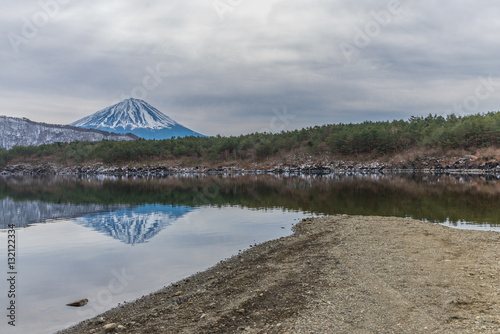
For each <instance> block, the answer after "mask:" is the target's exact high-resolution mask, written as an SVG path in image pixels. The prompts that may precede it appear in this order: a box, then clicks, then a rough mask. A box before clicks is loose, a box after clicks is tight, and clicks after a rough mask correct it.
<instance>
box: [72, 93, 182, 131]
mask: <svg viewBox="0 0 500 334" xmlns="http://www.w3.org/2000/svg"><path fill="white" fill-rule="evenodd" d="M71 125H73V126H78V127H92V128H107V129H116V128H120V127H121V128H124V129H127V130H130V131H132V130H134V129H136V128H147V129H152V130H153V129H164V128H171V127H172V126H175V125H178V123H177V122H176V121H174V120H173V119H171V118H170V117H168V116H167V115H165V114H163V113H162V112H161V111H159V110H158V109H156V108H155V107H153V106H152V105H150V104H149V103H147V102H145V101H143V100H139V99H133V98H130V99H127V100H123V101H122V102H120V103H117V104H115V105H112V106H110V107H107V108H105V109H103V110H100V111H98V112H96V113H95V114H93V115H90V116H87V117H85V118H82V119H81V120H79V121H76V122H74V123H72V124H71Z"/></svg>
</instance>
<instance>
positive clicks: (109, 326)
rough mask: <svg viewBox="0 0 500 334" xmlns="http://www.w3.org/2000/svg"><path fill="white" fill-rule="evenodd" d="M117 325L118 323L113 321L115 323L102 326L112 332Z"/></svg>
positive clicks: (106, 330)
mask: <svg viewBox="0 0 500 334" xmlns="http://www.w3.org/2000/svg"><path fill="white" fill-rule="evenodd" d="M117 327H118V325H117V324H115V323H114V322H113V323H110V324H106V325H104V326H103V327H102V328H103V329H104V331H105V332H112V331H114V330H115V329H116V328H117Z"/></svg>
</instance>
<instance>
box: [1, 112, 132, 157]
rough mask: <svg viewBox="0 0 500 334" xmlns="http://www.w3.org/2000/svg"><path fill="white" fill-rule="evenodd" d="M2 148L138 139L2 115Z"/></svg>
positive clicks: (128, 134)
mask: <svg viewBox="0 0 500 334" xmlns="http://www.w3.org/2000/svg"><path fill="white" fill-rule="evenodd" d="M0 129H1V130H2V131H1V133H0V148H3V149H7V150H8V149H11V148H12V147H14V146H39V145H43V144H53V143H57V142H73V141H100V140H104V139H107V140H119V141H123V140H125V141H129V140H136V139H138V137H137V136H136V135H133V134H130V133H124V134H117V133H112V132H106V131H103V130H97V129H83V128H79V127H75V126H71V125H60V124H49V123H42V122H35V121H32V120H29V119H28V118H25V117H24V118H19V117H9V116H0Z"/></svg>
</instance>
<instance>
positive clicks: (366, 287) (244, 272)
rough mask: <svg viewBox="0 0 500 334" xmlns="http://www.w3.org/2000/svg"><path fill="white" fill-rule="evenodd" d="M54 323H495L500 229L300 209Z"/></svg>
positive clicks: (220, 328) (352, 329)
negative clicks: (152, 286) (212, 255)
mask: <svg viewBox="0 0 500 334" xmlns="http://www.w3.org/2000/svg"><path fill="white" fill-rule="evenodd" d="M294 229H295V233H294V234H293V235H291V236H289V237H286V238H281V239H278V240H273V241H269V242H266V243H263V244H260V245H257V246H255V247H252V248H250V249H249V250H247V251H244V252H242V253H240V254H238V255H236V256H234V257H232V258H231V259H228V260H225V261H222V262H220V263H219V264H217V265H215V266H214V267H212V268H210V269H208V270H206V271H204V272H201V273H198V274H196V275H194V276H192V277H189V278H187V279H184V280H182V281H180V282H177V283H175V284H173V285H170V286H168V287H166V288H164V289H162V290H160V291H157V292H154V293H152V294H150V295H148V296H144V297H143V298H141V299H138V300H136V301H134V302H131V303H127V304H124V305H121V306H119V307H117V308H115V309H112V310H110V311H108V312H106V313H104V314H102V315H99V316H98V317H96V318H93V319H89V320H87V321H84V322H82V323H80V324H78V325H76V326H74V327H72V328H69V329H67V330H64V331H61V332H60V333H64V334H70V333H71V334H72V333H79V334H82V333H113V332H117V333H118V332H119V333H138V334H139V333H141V334H142V333H500V295H499V294H500V273H499V268H500V265H499V263H500V262H499V261H500V234H499V233H495V232H482V231H465V230H457V229H451V228H447V227H443V226H440V225H435V224H432V223H426V222H421V221H416V220H411V219H403V218H392V217H361V216H345V215H342V216H330V217H321V218H314V219H312V218H308V219H305V220H303V221H302V222H300V223H299V224H297V225H296V226H295V227H294Z"/></svg>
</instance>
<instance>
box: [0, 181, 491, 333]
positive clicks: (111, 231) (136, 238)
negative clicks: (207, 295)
mask: <svg viewBox="0 0 500 334" xmlns="http://www.w3.org/2000/svg"><path fill="white" fill-rule="evenodd" d="M499 200H500V180H499V178H498V177H496V176H447V175H441V176H436V175H430V174H420V175H419V174H397V175H381V174H371V175H362V174H335V175H326V176H278V175H240V176H207V175H178V176H169V177H164V178H148V177H130V178H127V177H122V178H117V177H103V176H95V177H73V176H39V177H27V176H10V177H2V178H0V207H1V213H0V245H1V248H2V252H1V256H0V261H1V263H2V267H3V268H4V270H3V274H4V279H2V280H1V283H0V291H1V292H0V293H1V294H2V296H3V297H2V299H0V300H1V303H2V305H1V309H3V310H4V311H3V313H4V315H2V319H3V320H2V322H1V323H0V331H1V332H2V333H52V332H55V331H57V330H59V329H63V328H65V327H68V326H70V325H72V324H75V323H77V322H79V321H81V320H84V319H86V318H89V317H91V316H94V315H96V314H99V313H102V312H103V311H105V310H107V309H109V308H112V307H114V306H116V305H117V304H118V303H123V302H124V301H132V300H134V299H136V298H138V297H141V296H142V295H145V294H148V293H150V292H152V291H155V290H158V289H160V288H162V287H163V286H165V285H168V284H170V283H172V282H175V281H177V280H179V279H182V278H184V277H187V276H189V275H191V274H193V273H195V272H197V271H200V270H204V269H206V268H208V267H209V266H212V265H214V264H215V263H217V262H218V261H220V260H222V259H224V258H227V257H230V256H232V255H235V254H237V253H238V252H239V251H240V250H243V249H246V248H248V247H250V246H251V245H253V244H255V243H260V242H263V241H266V240H270V239H275V238H279V237H282V236H286V235H289V234H290V233H291V228H292V226H293V224H295V223H297V222H299V221H300V220H301V219H302V218H305V217H310V216H319V215H327V214H328V215H335V214H351V215H379V216H397V217H408V218H416V219H422V220H427V221H430V222H434V223H440V224H444V225H447V226H451V227H455V228H469V229H470V228H472V229H483V230H491V231H500V205H498V204H499V203H500V202H499ZM9 224H14V225H15V231H16V232H15V233H16V261H15V268H14V270H15V272H16V274H15V275H14V276H15V284H14V289H15V294H16V296H15V299H14V298H10V299H9V298H7V294H8V291H9V290H10V289H12V286H11V285H10V283H9V282H8V281H7V279H9V278H10V277H11V276H12V275H11V274H8V272H10V271H11V270H10V269H9V268H8V266H7V264H8V259H7V257H8V256H7V253H8V252H7V247H8V246H7V241H8V238H9V237H8V236H9V235H10V234H9V226H8V225H9ZM83 298H88V299H89V303H88V304H87V305H86V306H84V307H82V308H71V307H68V306H65V304H67V303H70V302H73V301H77V300H80V299H83ZM10 300H14V301H15V307H16V310H15V315H16V322H15V324H16V326H15V327H12V326H10V325H8V323H7V322H8V321H9V319H8V318H7V314H8V312H9V311H8V310H7V308H8V307H9V302H10Z"/></svg>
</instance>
